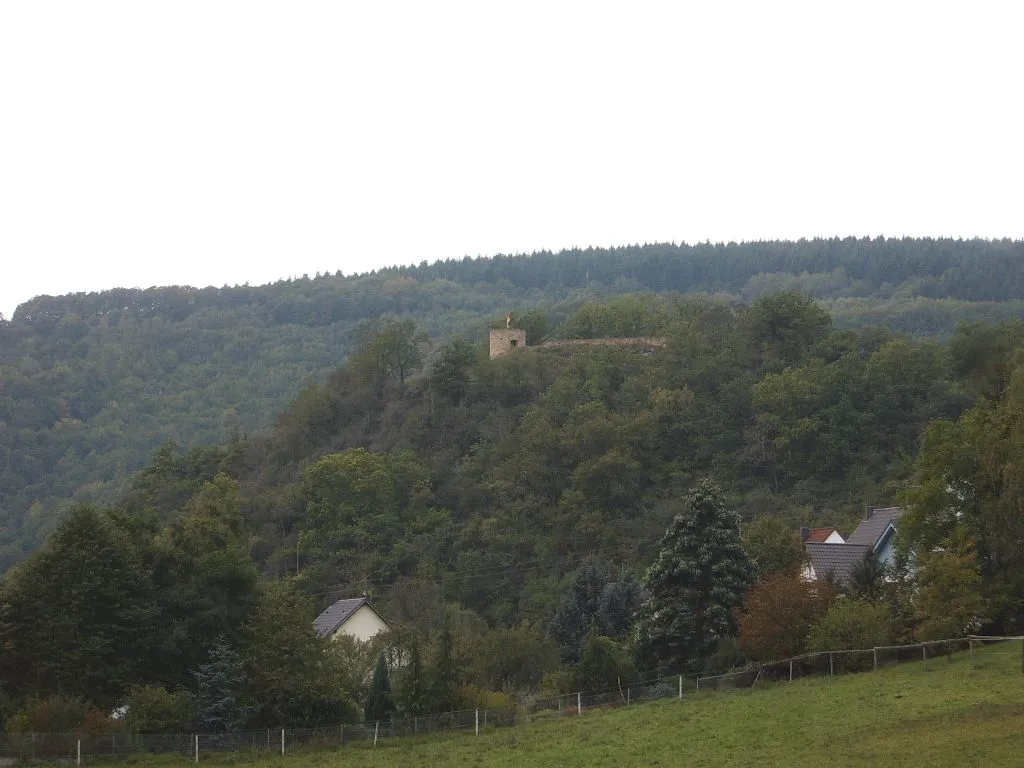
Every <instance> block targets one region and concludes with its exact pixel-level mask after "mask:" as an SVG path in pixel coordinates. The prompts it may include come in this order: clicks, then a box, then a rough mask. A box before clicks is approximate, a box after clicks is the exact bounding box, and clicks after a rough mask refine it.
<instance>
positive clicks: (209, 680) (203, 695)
mask: <svg viewBox="0 0 1024 768" xmlns="http://www.w3.org/2000/svg"><path fill="white" fill-rule="evenodd" d="M195 676H196V682H197V683H198V686H199V721H198V725H199V729H200V730H202V731H206V732H208V733H231V732H233V731H237V730H239V729H240V728H241V727H242V723H243V721H244V719H245V718H244V711H243V709H242V707H241V706H240V705H239V703H238V692H239V690H240V689H241V687H242V682H243V676H242V666H241V662H240V661H239V659H238V655H237V654H236V653H235V651H234V650H233V649H232V648H231V646H229V645H228V644H227V642H225V641H224V639H223V638H221V639H220V640H218V641H217V644H216V645H215V646H214V647H213V650H211V651H210V660H209V661H208V662H207V663H206V664H203V665H201V666H200V667H199V669H198V670H196V672H195Z"/></svg>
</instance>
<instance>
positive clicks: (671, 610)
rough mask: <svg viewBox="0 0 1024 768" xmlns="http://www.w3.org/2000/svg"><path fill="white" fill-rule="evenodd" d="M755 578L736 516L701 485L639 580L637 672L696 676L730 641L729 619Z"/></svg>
mask: <svg viewBox="0 0 1024 768" xmlns="http://www.w3.org/2000/svg"><path fill="white" fill-rule="evenodd" d="M754 574H755V570H754V566H753V564H752V563H751V561H750V558H748V557H747V555H746V553H745V552H744V551H743V548H742V546H740V521H739V517H738V515H736V513H735V512H732V511H731V510H729V509H728V507H727V506H726V504H725V499H724V498H723V496H722V492H721V491H720V490H719V489H718V487H717V486H715V485H714V484H713V483H712V482H711V481H709V480H701V481H700V482H699V483H698V484H697V486H696V487H695V488H694V489H693V490H692V491H690V493H689V494H687V496H686V497H685V498H684V500H683V509H682V511H681V512H680V513H679V514H678V515H676V516H675V518H674V519H673V520H672V522H671V523H670V524H669V527H668V530H667V531H666V532H665V535H664V536H663V537H662V539H661V552H660V553H659V555H658V559H657V560H656V561H655V562H654V564H653V565H652V566H651V567H650V568H649V569H648V571H647V574H646V575H645V577H644V587H645V589H646V592H647V599H646V601H645V602H644V604H643V605H642V606H641V608H640V615H639V617H638V621H637V628H636V633H637V637H636V642H637V654H638V657H639V661H640V663H641V665H643V666H646V667H648V668H657V669H659V670H665V671H673V672H679V671H682V670H684V669H685V670H687V671H693V670H695V669H698V668H699V667H700V665H701V663H702V661H703V660H704V659H706V658H707V657H708V656H710V655H711V653H712V652H713V651H714V649H715V646H716V645H717V644H718V642H719V641H720V640H721V639H723V638H726V637H729V636H731V635H733V634H735V630H736V626H735V619H734V617H733V611H734V609H735V608H737V607H738V606H740V605H741V604H742V602H743V595H744V593H745V592H746V590H747V588H748V587H749V586H750V585H751V584H752V583H753V581H754Z"/></svg>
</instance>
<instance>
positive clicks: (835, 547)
mask: <svg viewBox="0 0 1024 768" xmlns="http://www.w3.org/2000/svg"><path fill="white" fill-rule="evenodd" d="M902 514H903V509H902V508H901V507H884V508H881V509H875V508H874V507H868V508H867V511H866V513H865V516H864V519H863V520H862V521H861V523H860V525H858V526H857V528H856V530H854V532H853V533H851V534H850V536H849V538H847V539H846V541H845V542H843V543H838V542H837V543H826V542H817V541H811V540H810V539H809V537H804V553H805V554H806V556H807V563H806V565H805V566H804V573H803V575H804V578H805V579H807V580H810V581H814V580H823V579H830V580H832V581H835V582H836V583H837V584H839V585H841V586H844V587H847V586H850V584H852V583H853V579H854V573H855V572H856V570H857V568H858V567H859V566H860V565H861V564H862V563H863V562H864V561H865V560H866V559H867V558H872V559H873V560H874V561H875V562H876V563H878V564H879V565H891V564H892V562H893V561H894V560H895V558H896V542H895V537H896V523H897V521H898V520H899V518H900V516H901V515H902Z"/></svg>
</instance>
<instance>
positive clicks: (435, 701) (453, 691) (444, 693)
mask: <svg viewBox="0 0 1024 768" xmlns="http://www.w3.org/2000/svg"><path fill="white" fill-rule="evenodd" d="M433 678H434V679H433V680H432V681H431V683H432V685H431V690H430V698H431V705H432V706H431V709H433V710H434V711H436V712H452V711H454V710H455V707H456V704H457V703H458V695H459V679H458V671H457V670H456V668H455V656H454V649H453V648H452V631H451V628H450V627H449V626H448V621H447V619H446V620H445V623H444V626H442V627H441V636H440V638H439V639H438V643H437V659H436V660H435V663H434V676H433Z"/></svg>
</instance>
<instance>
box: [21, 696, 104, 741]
mask: <svg viewBox="0 0 1024 768" xmlns="http://www.w3.org/2000/svg"><path fill="white" fill-rule="evenodd" d="M91 715H92V716H91V717H90V708H89V704H88V702H86V701H85V700H83V699H69V698H65V697H63V696H47V697H45V698H37V697H32V698H30V699H29V700H28V701H26V702H25V706H24V707H22V708H21V709H20V710H18V712H16V713H15V714H14V715H12V716H11V717H9V718H8V719H7V730H8V732H10V733H30V732H34V733H71V732H72V731H80V730H83V726H85V725H86V724H87V723H88V725H89V731H90V732H92V731H95V730H96V729H97V728H103V729H105V730H106V731H107V732H109V731H110V730H112V729H113V726H114V724H113V723H112V722H111V721H110V718H108V717H107V716H106V715H104V714H103V713H102V712H97V711H95V710H93V711H92V713H91Z"/></svg>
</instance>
